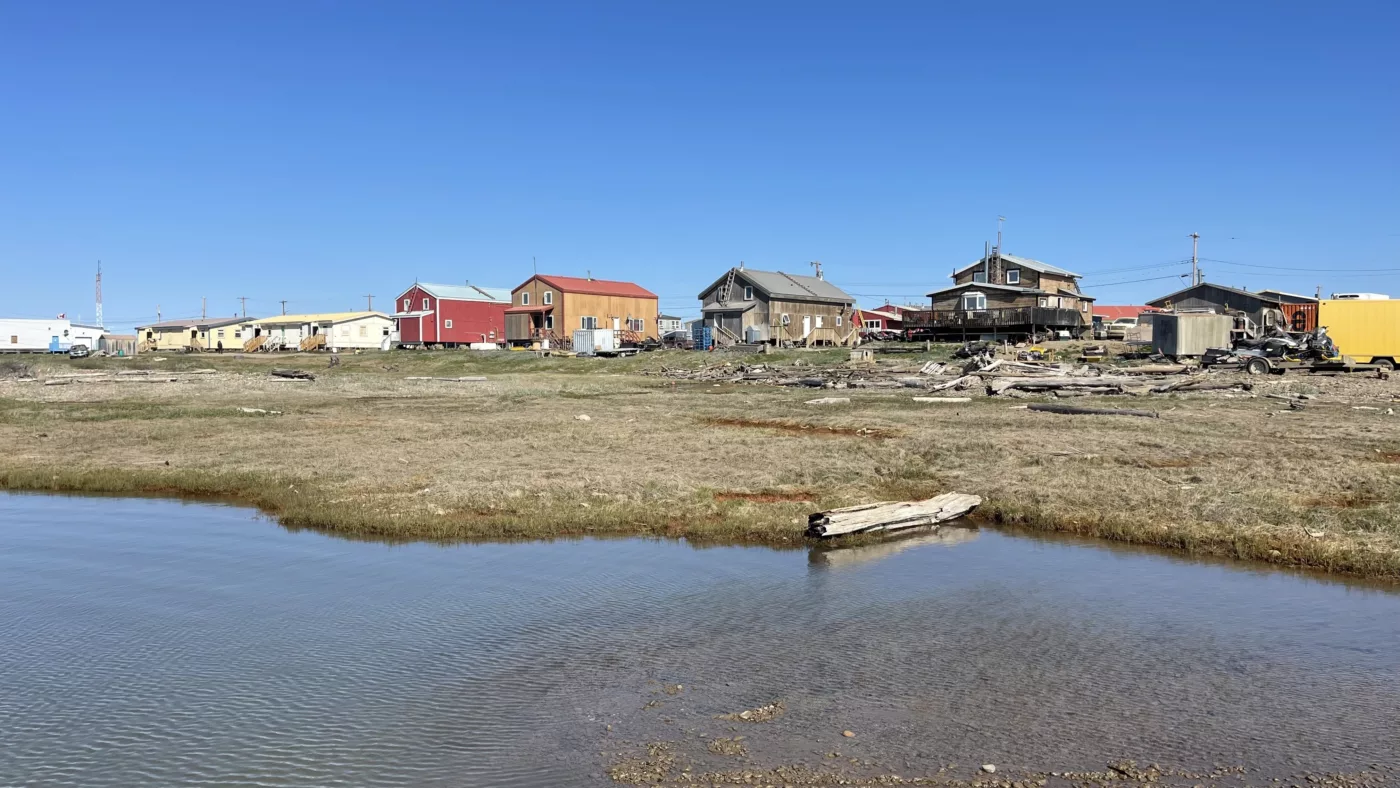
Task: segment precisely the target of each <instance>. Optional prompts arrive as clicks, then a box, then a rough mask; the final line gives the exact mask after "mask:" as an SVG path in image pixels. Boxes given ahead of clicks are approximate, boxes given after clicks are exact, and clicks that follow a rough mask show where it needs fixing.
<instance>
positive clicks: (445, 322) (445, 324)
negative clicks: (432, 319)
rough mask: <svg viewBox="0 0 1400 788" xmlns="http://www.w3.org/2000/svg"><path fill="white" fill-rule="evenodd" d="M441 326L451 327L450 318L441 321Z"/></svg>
mask: <svg viewBox="0 0 1400 788" xmlns="http://www.w3.org/2000/svg"><path fill="white" fill-rule="evenodd" d="M442 327H443V328H451V327H452V318H450V317H449V318H448V319H446V320H444V321H442Z"/></svg>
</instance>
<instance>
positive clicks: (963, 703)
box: [0, 495, 1400, 786]
mask: <svg viewBox="0 0 1400 788" xmlns="http://www.w3.org/2000/svg"><path fill="white" fill-rule="evenodd" d="M847 734H850V735H847ZM983 765H988V766H991V765H995V772H994V773H993V772H988V771H985V770H983V769H982V766H983ZM1397 766H1400V594H1397V593H1395V592H1394V591H1393V590H1391V589H1390V588H1389V587H1385V586H1369V585H1362V584H1356V583H1350V582H1345V581H1339V580H1336V579H1328V578H1318V577H1311V576H1306V575H1300V574H1296V573H1288V572H1281V571H1276V570H1271V569H1263V568H1257V567H1250V566H1243V565H1231V564H1216V563H1202V562H1195V561H1191V560H1189V559H1183V558H1181V557H1179V556H1178V557H1166V556H1163V555H1158V554H1155V553H1152V552H1149V551H1140V550H1123V549H1106V548H1105V547H1103V546H1101V545H1098V544H1089V543H1083V542H1073V541H1067V540H1060V539H1054V538H1046V537H1044V536H1043V535H1041V536H1038V537H1036V538H1027V537H1025V536H1022V535H1018V534H1014V533H1007V532H997V531H987V530H982V531H977V530H945V531H943V532H940V533H938V534H924V535H918V536H915V537H913V538H908V539H903V540H899V541H893V542H887V543H882V544H871V545H862V546H860V547H855V548H850V549H838V550H810V551H809V550H786V551H781V550H772V549H768V548H758V547H709V548H703V549H697V548H695V547H692V546H689V545H687V544H685V543H681V542H674V541H653V540H641V539H619V540H581V541H574V540H559V541H552V542H530V543H521V544H474V545H457V546H450V547H444V546H437V545H425V544H411V545H386V544H379V543H374V542H363V541H347V540H343V539H336V538H333V537H329V536H326V535H322V534H317V533H309V532H292V531H288V530H285V529H282V528H280V527H278V526H276V525H275V524H272V523H270V522H268V521H266V520H265V519H263V518H259V517H258V516H256V515H255V514H252V513H250V512H248V511H246V510H243V509H238V508H233V507H226V506H213V505H205V504H198V505H194V504H181V503H177V502H169V501H151V500H117V499H94V498H71V497H51V496H36V495H0V785H24V786H65V785H83V786H119V785H120V786H126V785H133V784H161V785H193V784H196V783H216V784H226V785H240V784H255V783H260V784H279V785H306V786H312V785H334V784H341V785H357V786H391V785H393V786H398V785H425V786H426V785H431V786H438V785H453V786H462V785H466V786H478V785H479V786H497V785H505V786H556V785H588V784H598V785H606V784H610V783H613V782H614V781H618V782H625V783H636V782H648V783H655V782H661V783H674V784H700V785H706V784H735V783H739V784H743V783H745V782H747V783H749V784H778V785H782V784H794V785H795V784H819V785H820V784H863V783H865V784H879V785H888V784H949V785H963V784H969V783H982V784H988V785H999V784H1003V783H1004V784H1007V785H1011V784H1014V783H1021V784H1022V785H1034V784H1039V783H1041V782H1042V781H1043V782H1046V783H1049V784H1056V783H1064V784H1095V783H1123V782H1131V781H1146V782H1162V783H1168V784H1182V785H1195V784H1229V785H1254V784H1258V785H1265V784H1268V785H1274V784H1299V785H1302V784H1310V783H1315V782H1319V781H1321V782H1331V783H1333V784H1347V785H1363V784H1367V785H1368V784H1389V783H1393V782H1394V778H1395V773H1394V770H1395V768H1396V767H1397ZM1310 778H1311V779H1310ZM843 780H844V781H846V782H845V783H842V782H841V781H843ZM1276 781H1277V782H1276Z"/></svg>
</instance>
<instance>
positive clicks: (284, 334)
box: [243, 312, 394, 351]
mask: <svg viewBox="0 0 1400 788" xmlns="http://www.w3.org/2000/svg"><path fill="white" fill-rule="evenodd" d="M393 328H394V320H393V318H391V317H389V316H388V315H386V314H384V313H383V312H327V313H323V314H315V315H277V316H275V317H267V318H262V319H260V320H250V321H248V323H247V324H246V325H245V330H244V334H243V336H244V338H245V339H248V343H247V345H245V346H244V349H245V350H250V351H251V350H258V349H263V348H271V349H278V350H320V349H322V348H324V349H328V350H388V349H389V334H390V332H392V331H393Z"/></svg>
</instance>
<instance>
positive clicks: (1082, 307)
mask: <svg viewBox="0 0 1400 788" xmlns="http://www.w3.org/2000/svg"><path fill="white" fill-rule="evenodd" d="M1079 311H1081V312H1088V311H1089V302H1088V301H1085V302H1084V303H1082V304H1080V305H1079ZM1298 314H1300V315H1301V314H1302V312H1299V313H1298Z"/></svg>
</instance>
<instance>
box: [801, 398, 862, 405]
mask: <svg viewBox="0 0 1400 788" xmlns="http://www.w3.org/2000/svg"><path fill="white" fill-rule="evenodd" d="M807 404H808V405H849V404H851V398H850V397H821V398H819V399H809V400H807Z"/></svg>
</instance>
